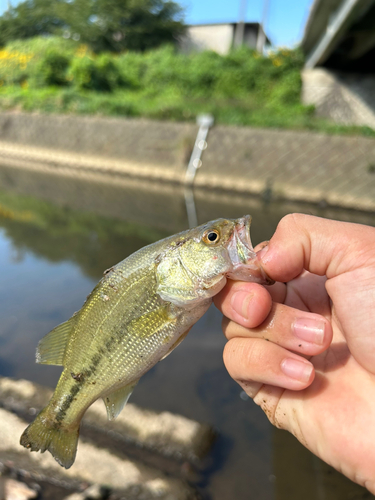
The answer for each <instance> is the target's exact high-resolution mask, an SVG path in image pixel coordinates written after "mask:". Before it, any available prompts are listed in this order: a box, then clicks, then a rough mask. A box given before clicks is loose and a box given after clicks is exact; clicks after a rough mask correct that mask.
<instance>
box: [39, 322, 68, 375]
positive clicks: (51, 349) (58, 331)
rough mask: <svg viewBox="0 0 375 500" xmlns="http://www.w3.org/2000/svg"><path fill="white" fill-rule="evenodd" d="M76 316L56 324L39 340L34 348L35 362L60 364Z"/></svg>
mask: <svg viewBox="0 0 375 500" xmlns="http://www.w3.org/2000/svg"><path fill="white" fill-rule="evenodd" d="M75 321H76V317H75V316H73V317H72V318H70V319H69V320H68V321H65V323H61V325H58V326H56V327H55V328H54V329H53V330H51V331H50V332H49V333H47V335H45V336H44V337H43V338H42V340H41V341H40V342H39V344H38V347H37V349H36V362H37V363H41V364H44V365H60V366H61V365H62V364H63V359H64V354H65V349H66V344H67V343H68V340H69V337H70V334H71V331H72V329H73V327H74V324H75Z"/></svg>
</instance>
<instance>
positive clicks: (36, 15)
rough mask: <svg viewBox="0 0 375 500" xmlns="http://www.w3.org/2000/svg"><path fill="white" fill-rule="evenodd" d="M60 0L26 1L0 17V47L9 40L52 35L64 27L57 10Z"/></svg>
mask: <svg viewBox="0 0 375 500" xmlns="http://www.w3.org/2000/svg"><path fill="white" fill-rule="evenodd" d="M61 1H62V0H54V1H53V2H51V0H32V1H31V0H28V1H26V2H23V3H20V4H18V5H17V7H14V8H11V9H9V10H8V11H6V12H5V13H4V14H3V16H2V17H0V45H5V44H6V43H7V42H9V41H10V40H16V39H24V38H31V37H34V36H39V35H45V34H52V33H55V32H56V30H58V29H59V28H62V27H63V26H64V24H65V23H64V20H63V19H62V18H61V17H60V15H59V12H58V8H59V4H61Z"/></svg>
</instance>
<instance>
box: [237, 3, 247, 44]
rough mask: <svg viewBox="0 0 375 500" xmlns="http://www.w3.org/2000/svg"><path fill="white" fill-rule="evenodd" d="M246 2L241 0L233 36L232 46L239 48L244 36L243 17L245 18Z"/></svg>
mask: <svg viewBox="0 0 375 500" xmlns="http://www.w3.org/2000/svg"><path fill="white" fill-rule="evenodd" d="M246 7H247V0H241V3H240V12H239V17H238V23H237V27H236V32H235V34H234V46H235V47H241V46H242V45H243V40H244V35H245V17H246Z"/></svg>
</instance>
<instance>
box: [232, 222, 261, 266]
mask: <svg viewBox="0 0 375 500" xmlns="http://www.w3.org/2000/svg"><path fill="white" fill-rule="evenodd" d="M250 224H251V217H250V215H245V216H244V217H241V218H240V219H236V220H235V226H234V228H233V231H232V234H231V236H230V238H229V243H228V252H229V257H230V260H231V263H232V266H233V270H235V269H236V268H237V267H239V266H243V265H244V264H245V265H246V264H247V263H248V261H249V260H252V259H254V258H255V257H256V253H255V252H254V249H253V245H252V243H251V238H250ZM239 249H240V250H243V251H242V252H241V253H239V251H238V250H239Z"/></svg>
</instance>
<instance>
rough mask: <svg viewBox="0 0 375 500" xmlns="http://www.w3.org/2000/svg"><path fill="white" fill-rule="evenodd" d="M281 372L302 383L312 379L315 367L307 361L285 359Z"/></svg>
mask: <svg viewBox="0 0 375 500" xmlns="http://www.w3.org/2000/svg"><path fill="white" fill-rule="evenodd" d="M281 370H282V371H283V372H284V373H285V375H287V376H288V377H290V378H294V379H296V380H299V381H300V382H307V381H308V380H309V379H310V377H311V373H312V371H313V367H312V365H311V364H310V363H308V362H307V361H300V360H298V359H292V358H285V359H283V361H282V362H281Z"/></svg>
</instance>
